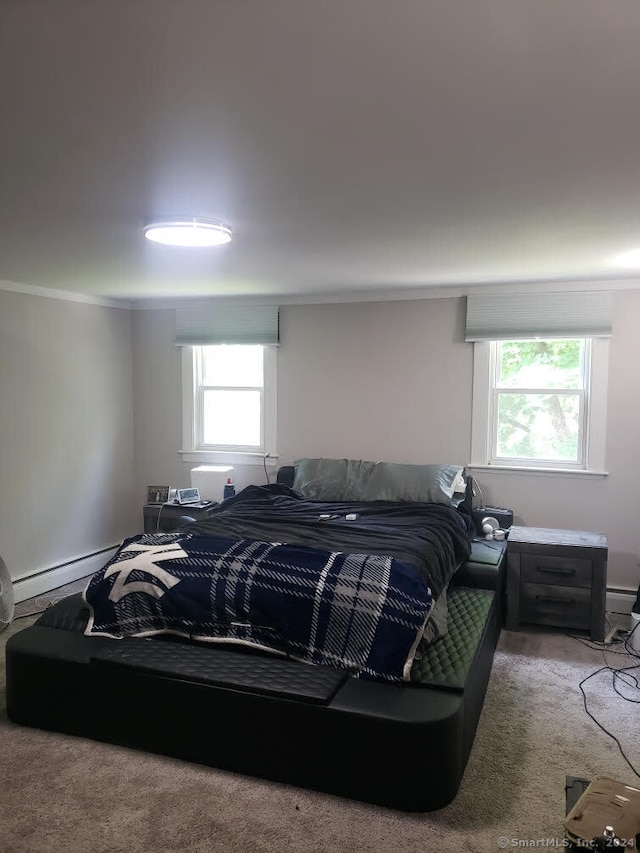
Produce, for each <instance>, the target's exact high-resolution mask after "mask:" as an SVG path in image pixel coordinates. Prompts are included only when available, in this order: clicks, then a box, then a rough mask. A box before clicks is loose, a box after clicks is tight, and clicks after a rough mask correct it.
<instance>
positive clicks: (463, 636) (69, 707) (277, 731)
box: [6, 543, 505, 811]
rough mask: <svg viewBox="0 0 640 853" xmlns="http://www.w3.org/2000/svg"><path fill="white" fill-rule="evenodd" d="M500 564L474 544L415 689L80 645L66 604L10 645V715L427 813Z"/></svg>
mask: <svg viewBox="0 0 640 853" xmlns="http://www.w3.org/2000/svg"><path fill="white" fill-rule="evenodd" d="M496 544H497V543H496ZM504 554H505V548H504V547H503V548H497V549H496V548H493V549H486V548H483V546H482V543H478V544H477V545H475V544H474V550H473V552H472V555H471V559H470V561H469V562H468V563H467V565H466V566H464V567H463V568H462V569H461V570H460V571H459V573H458V574H457V576H456V580H457V581H460V582H463V583H464V584H465V586H459V587H452V588H450V591H449V594H448V602H449V630H448V633H447V636H446V637H445V638H443V639H442V640H439V641H437V642H436V643H433V644H432V646H431V647H429V650H428V652H427V653H426V654H425V655H424V657H423V658H422V659H421V660H420V661H418V662H416V664H415V666H416V667H417V668H418V669H419V677H420V684H410V685H402V686H396V685H387V684H383V683H377V682H372V681H365V680H361V679H354V678H351V677H350V676H349V675H347V674H345V673H343V672H341V671H339V670H333V669H328V668H325V667H317V666H310V665H306V664H301V663H297V662H294V661H289V660H284V659H276V658H274V657H273V656H267V655H261V654H258V653H255V652H247V651H243V650H238V649H237V648H234V649H229V648H220V647H213V648H212V647H209V646H203V645H202V644H200V645H197V646H196V645H194V644H191V643H189V642H180V641H176V640H175V639H169V640H162V639H160V640H159V639H158V638H154V639H152V640H151V639H142V638H125V639H122V640H112V639H109V638H104V637H95V636H94V637H88V636H85V635H84V634H83V633H82V629H83V626H84V624H85V623H86V618H87V614H86V610H85V609H84V606H83V603H82V601H81V598H80V596H74V597H72V598H70V599H65V600H63V601H61V602H59V603H58V604H57V605H56V606H54V607H52V608H50V609H49V610H48V611H46V613H45V614H44V615H43V617H41V619H40V620H39V622H38V623H36V624H35V625H34V626H33V627H30V628H27V629H25V630H24V631H21V632H19V633H17V634H15V635H14V636H13V637H11V638H10V640H9V642H8V643H7V653H6V655H7V707H8V713H9V716H10V718H11V720H13V721H14V722H16V723H20V724H23V725H28V726H35V727H39V728H44V729H49V730H54V731H59V732H64V733H67V734H71V735H80V736H83V737H89V738H93V739H96V740H100V741H106V742H110V743H117V744H121V745H124V746H129V747H135V748H138V749H144V750H148V751H152V752H156V753H159V754H165V755H169V756H173V757H177V758H181V759H186V760H189V761H195V762H199V763H202V764H206V765H210V766H214V767H219V768H223V769H227V770H231V771H235V772H240V773H246V774H249V775H252V776H260V777H263V778H266V779H271V780H275V781H279V782H285V783H289V784H294V785H299V786H303V787H307V788H313V789H316V790H319V791H324V792H328V793H331V794H337V795H340V796H344V797H350V798H354V799H359V800H363V801H366V802H370V803H376V804H379V805H382V806H387V807H391V808H397V809H401V810H406V811H430V810H433V809H437V808H440V807H442V806H445V805H447V804H448V803H450V802H451V800H453V798H454V797H455V795H456V793H457V791H458V788H459V785H460V782H461V780H462V775H463V772H464V768H465V765H466V763H467V759H468V757H469V753H470V751H471V746H472V744H473V739H474V735H475V731H476V727H477V724H478V720H479V717H480V713H481V710H482V704H483V700H484V696H485V691H486V687H487V682H488V679H489V675H490V672H491V663H492V660H493V653H494V649H495V645H496V642H497V638H498V635H499V631H500V625H501V621H502V606H501V595H502V588H503V582H502V571H503V563H504ZM472 585H473V586H475V587H476V588H471V587H472Z"/></svg>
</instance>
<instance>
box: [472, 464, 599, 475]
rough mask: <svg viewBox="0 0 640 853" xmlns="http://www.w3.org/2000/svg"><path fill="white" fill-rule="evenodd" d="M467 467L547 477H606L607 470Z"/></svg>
mask: <svg viewBox="0 0 640 853" xmlns="http://www.w3.org/2000/svg"><path fill="white" fill-rule="evenodd" d="M467 468H469V469H470V470H473V471H495V472H496V473H497V474H505V473H506V474H509V473H514V474H533V475H535V476H543V477H548V476H549V475H551V476H553V477H601V478H604V477H608V476H609V472H608V471H596V470H592V471H585V470H584V469H580V468H533V467H530V466H528V465H487V464H475V463H473V462H469V463H468V465H467Z"/></svg>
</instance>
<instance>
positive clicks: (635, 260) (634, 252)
mask: <svg viewBox="0 0 640 853" xmlns="http://www.w3.org/2000/svg"><path fill="white" fill-rule="evenodd" d="M611 263H612V264H614V266H616V267H623V268H624V269H629V270H638V269H640V249H630V250H629V251H628V252H623V253H622V254H621V255H616V256H615V257H614V258H611Z"/></svg>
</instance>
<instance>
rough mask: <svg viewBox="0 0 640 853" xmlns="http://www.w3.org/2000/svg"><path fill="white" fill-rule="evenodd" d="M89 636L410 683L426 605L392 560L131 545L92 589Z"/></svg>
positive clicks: (421, 585)
mask: <svg viewBox="0 0 640 853" xmlns="http://www.w3.org/2000/svg"><path fill="white" fill-rule="evenodd" d="M84 597H85V601H86V603H87V604H88V605H89V608H90V610H91V618H90V620H89V624H88V626H87V629H86V631H85V633H86V634H88V635H96V634H97V635H103V636H104V635H106V636H109V637H123V636H150V635H154V634H161V633H170V634H177V635H182V636H188V637H191V638H192V639H198V640H205V641H209V642H236V643H243V644H247V645H250V646H253V647H259V648H262V649H267V650H269V651H274V652H277V653H280V654H283V655H286V656H288V657H291V658H293V659H295V660H300V661H304V662H306V663H311V664H324V665H327V666H331V667H336V668H339V669H346V670H348V671H349V672H350V673H351V674H353V675H354V676H356V677H365V678H372V679H382V680H385V681H391V682H398V681H407V680H409V677H410V670H411V664H412V662H413V657H414V654H415V651H416V647H417V645H418V642H419V641H420V638H421V636H422V632H423V629H424V626H425V624H426V621H427V618H428V616H429V614H430V612H431V608H432V606H433V597H432V594H431V591H430V589H429V586H428V584H427V583H426V581H425V579H424V577H423V576H422V575H421V573H420V572H419V571H417V570H416V568H415V567H413V566H411V565H407V564H405V563H402V562H400V561H399V560H396V559H394V558H393V557H390V556H384V555H372V554H356V553H353V554H352V553H341V552H335V551H327V550H323V549H321V548H315V547H309V546H305V545H291V544H278V543H270V542H261V541H256V540H248V539H238V538H232V537H229V536H213V535H211V536H209V535H199V536H194V535H192V534H191V533H190V532H188V531H184V532H179V533H171V534H155V535H148V534H147V535H144V536H136V537H133V538H131V539H127V540H125V542H124V543H123V545H122V546H121V547H120V548H119V549H118V552H117V553H116V555H115V556H114V558H113V559H112V560H110V561H109V562H108V563H107V564H106V566H105V567H104V568H103V569H101V571H99V572H98V573H97V574H96V575H95V576H94V577H93V578H92V579H91V581H90V583H89V585H88V587H87V589H86V590H85V593H84Z"/></svg>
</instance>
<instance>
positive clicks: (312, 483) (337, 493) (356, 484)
mask: <svg viewBox="0 0 640 853" xmlns="http://www.w3.org/2000/svg"><path fill="white" fill-rule="evenodd" d="M463 473H464V466H462V465H448V464H447V465H406V464H400V463H395V462H369V461H366V460H363V459H322V458H320V459H310V458H305V459H298V460H297V461H296V462H295V476H294V481H293V488H294V489H295V490H296V491H297V492H300V493H301V494H302V495H303V496H304V497H306V498H310V499H311V500H317V501H382V500H385V501H418V502H424V503H442V504H447V505H449V506H455V505H456V504H457V503H459V502H460V500H461V499H462V496H463V495H462V494H460V492H459V490H461V491H462V492H464V486H465V483H464V478H463Z"/></svg>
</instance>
